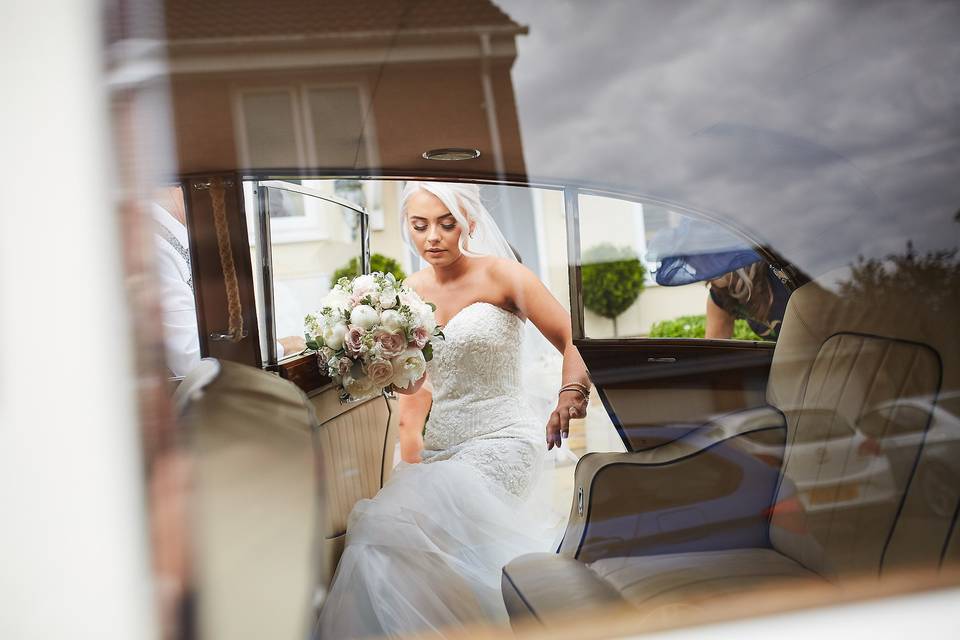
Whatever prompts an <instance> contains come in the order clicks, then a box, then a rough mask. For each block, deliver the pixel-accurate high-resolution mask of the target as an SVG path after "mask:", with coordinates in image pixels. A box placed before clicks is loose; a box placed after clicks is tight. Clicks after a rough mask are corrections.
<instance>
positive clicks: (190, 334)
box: [150, 187, 200, 376]
mask: <svg viewBox="0 0 960 640" xmlns="http://www.w3.org/2000/svg"><path fill="white" fill-rule="evenodd" d="M150 213H151V216H152V218H153V234H154V247H155V250H156V273H157V280H158V283H159V286H160V298H161V304H162V308H163V341H164V345H165V347H166V358H167V368H168V370H169V371H170V373H171V374H173V375H174V376H185V375H186V374H187V373H188V372H189V371H190V370H191V369H193V367H195V366H196V365H197V364H198V363H199V362H200V335H199V333H198V328H197V303H196V299H195V298H194V292H193V273H192V271H191V268H190V241H189V238H188V235H187V226H186V222H187V219H186V210H185V206H184V199H183V191H182V189H181V188H180V187H165V188H161V189H158V190H157V191H156V193H155V194H154V198H153V202H151V203H150Z"/></svg>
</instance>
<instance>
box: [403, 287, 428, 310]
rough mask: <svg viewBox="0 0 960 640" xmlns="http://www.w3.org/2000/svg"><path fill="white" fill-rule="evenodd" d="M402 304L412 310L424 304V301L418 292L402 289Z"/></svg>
mask: <svg viewBox="0 0 960 640" xmlns="http://www.w3.org/2000/svg"><path fill="white" fill-rule="evenodd" d="M400 304H405V305H407V306H408V307H410V308H411V309H412V308H414V307H416V306H417V305H419V304H423V300H421V299H420V296H418V295H417V294H416V292H414V291H411V290H410V289H407V288H406V287H403V288H402V289H400Z"/></svg>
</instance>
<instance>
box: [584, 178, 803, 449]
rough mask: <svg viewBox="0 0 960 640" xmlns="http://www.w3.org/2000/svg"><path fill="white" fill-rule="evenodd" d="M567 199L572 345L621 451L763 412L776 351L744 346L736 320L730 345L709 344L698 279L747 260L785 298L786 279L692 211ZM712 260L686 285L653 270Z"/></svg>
mask: <svg viewBox="0 0 960 640" xmlns="http://www.w3.org/2000/svg"><path fill="white" fill-rule="evenodd" d="M566 200H567V215H568V228H569V229H571V230H572V232H571V233H570V236H571V238H570V247H569V256H570V271H571V278H570V282H571V285H570V286H571V309H572V323H573V327H574V337H575V343H576V345H577V347H578V349H579V350H580V353H581V354H582V355H583V358H584V360H585V361H586V363H587V366H588V368H589V370H590V375H591V378H592V380H593V383H594V385H595V386H596V388H597V390H598V392H599V395H600V397H601V399H602V401H603V404H604V407H605V408H606V410H607V413H608V415H609V416H610V419H611V420H612V421H613V423H614V425H615V427H616V429H617V431H618V433H619V436H620V438H621V439H622V441H623V444H624V446H625V447H626V449H627V451H641V450H644V449H649V448H651V447H656V446H658V445H661V444H664V443H665V442H669V441H671V440H675V439H676V438H679V437H682V436H684V435H685V434H687V433H689V432H690V431H692V430H694V429H696V428H698V427H699V426H700V425H703V424H705V423H707V422H709V420H710V418H711V417H714V416H718V415H722V414H727V413H731V412H735V411H741V410H744V409H750V408H755V407H760V406H763V405H764V404H765V399H764V395H765V389H766V383H767V377H768V375H769V371H770V363H771V360H772V358H773V350H774V347H775V345H776V343H775V342H774V341H773V340H770V339H764V338H761V337H760V336H757V335H751V336H750V338H747V337H745V336H747V335H750V333H749V328H748V326H747V325H746V323H745V322H744V321H743V320H738V321H737V322H736V324H735V327H734V331H735V333H734V334H733V335H732V336H730V338H726V339H707V338H705V337H704V330H705V324H706V319H705V315H706V308H707V304H708V301H709V300H710V297H711V290H710V287H709V286H708V284H709V283H708V281H706V277H707V276H708V275H713V274H717V273H718V272H720V273H722V272H723V270H724V269H725V268H726V267H727V266H736V265H738V264H742V263H743V262H744V261H745V259H744V258H743V255H746V256H747V257H746V260H750V259H751V258H750V257H749V256H750V254H751V253H752V254H753V256H754V259H755V260H757V261H759V262H757V264H756V267H755V269H754V271H755V272H756V273H755V277H757V278H764V279H767V280H770V279H778V280H781V279H782V281H783V282H781V284H783V285H785V288H787V290H789V289H792V287H793V283H792V282H791V281H790V279H789V276H788V272H787V270H786V269H784V268H783V267H781V266H780V264H779V263H777V262H773V259H772V256H771V255H770V254H769V252H766V251H764V250H763V249H762V248H760V247H759V246H757V245H756V244H755V243H753V242H751V241H750V240H749V239H748V238H745V237H743V236H740V235H739V234H738V233H736V232H735V231H734V230H731V229H730V228H728V227H725V226H723V225H722V224H721V223H719V222H717V221H713V220H710V219H706V218H703V217H699V216H697V215H696V214H694V213H692V212H690V211H685V210H682V209H680V208H677V207H671V206H668V205H665V204H662V203H658V202H655V201H643V200H642V199H635V198H629V199H627V198H620V197H616V196H612V195H606V194H599V193H596V192H588V191H577V192H572V191H571V190H568V194H567V198H566ZM708 254H710V255H712V256H719V257H718V258H717V259H715V260H713V262H712V263H711V264H710V265H709V266H708V268H703V261H702V260H701V261H700V262H699V263H698V262H697V261H696V260H688V261H687V263H684V264H681V265H680V266H679V267H677V269H679V270H680V271H681V272H682V277H673V278H672V279H670V278H664V277H663V274H662V273H659V272H658V270H661V269H663V268H664V265H665V264H667V265H669V266H671V267H676V262H677V260H676V259H677V258H678V257H679V258H683V257H684V256H699V257H704V256H708ZM738 255H739V256H740V257H739V261H738V259H737V256H738ZM729 256H733V257H732V258H729V259H728V257H729ZM725 265H726V266H725ZM698 267H701V270H700V272H696V269H697V268H698Z"/></svg>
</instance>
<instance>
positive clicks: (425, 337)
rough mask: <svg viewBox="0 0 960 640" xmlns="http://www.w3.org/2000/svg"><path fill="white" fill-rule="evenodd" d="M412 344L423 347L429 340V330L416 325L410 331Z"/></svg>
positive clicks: (419, 347)
mask: <svg viewBox="0 0 960 640" xmlns="http://www.w3.org/2000/svg"><path fill="white" fill-rule="evenodd" d="M412 336H413V344H414V345H416V347H417V349H423V348H424V347H425V346H427V343H428V342H430V332H429V331H427V328H426V327H416V328H414V330H413V332H412Z"/></svg>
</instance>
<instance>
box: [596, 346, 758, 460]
mask: <svg viewBox="0 0 960 640" xmlns="http://www.w3.org/2000/svg"><path fill="white" fill-rule="evenodd" d="M577 347H578V349H579V350H580V353H581V355H582V356H583V358H584V361H585V362H586V364H587V368H588V369H589V371H590V376H591V378H592V380H593V383H594V385H595V386H596V388H597V390H598V392H599V393H600V396H601V399H602V400H603V403H604V407H605V408H606V410H607V413H608V414H609V416H610V418H611V420H612V421H613V423H614V425H615V426H616V428H617V430H618V432H619V433H620V437H621V438H622V439H623V442H624V445H625V446H626V447H627V450H628V451H640V450H643V449H646V448H650V447H653V446H657V445H659V444H663V443H665V442H669V441H672V440H675V439H676V438H679V437H683V435H685V434H686V433H689V432H690V431H691V430H693V429H695V428H697V427H698V426H700V425H702V424H704V423H705V422H707V421H708V420H709V419H710V417H711V416H716V415H720V414H724V413H732V412H735V411H739V410H743V409H748V408H752V407H757V406H762V405H763V404H764V392H765V388H766V383H767V377H768V376H769V372H770V362H771V360H772V358H773V343H761V342H738V341H733V340H693V339H673V340H670V339H633V340H578V341H577Z"/></svg>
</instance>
